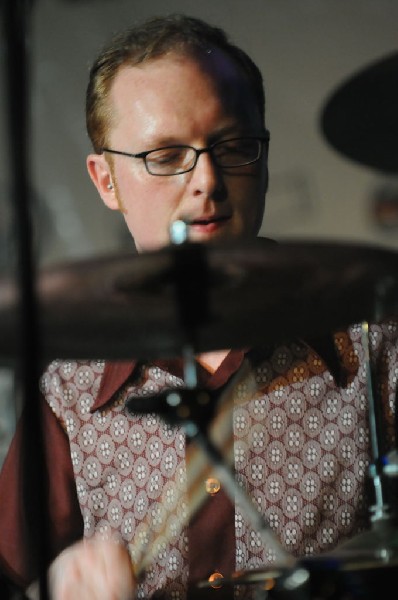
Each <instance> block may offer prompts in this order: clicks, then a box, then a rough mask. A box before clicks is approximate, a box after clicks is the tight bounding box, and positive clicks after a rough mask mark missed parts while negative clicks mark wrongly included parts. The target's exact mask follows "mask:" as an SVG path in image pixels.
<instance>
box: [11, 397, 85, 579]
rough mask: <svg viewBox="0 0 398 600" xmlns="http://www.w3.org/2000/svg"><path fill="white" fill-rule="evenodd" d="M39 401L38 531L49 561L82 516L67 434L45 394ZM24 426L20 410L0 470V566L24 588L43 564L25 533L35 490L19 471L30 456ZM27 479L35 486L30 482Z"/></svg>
mask: <svg viewBox="0 0 398 600" xmlns="http://www.w3.org/2000/svg"><path fill="white" fill-rule="evenodd" d="M38 406H39V411H40V416H41V423H42V428H41V429H42V431H43V434H42V439H43V451H44V452H43V455H44V464H43V465H40V467H42V468H43V469H46V471H44V473H46V478H45V480H46V481H48V482H49V484H48V485H46V486H45V489H44V490H43V492H44V493H43V495H42V498H43V500H44V501H43V504H44V506H43V513H42V517H41V518H42V520H40V523H41V524H42V525H44V527H45V529H46V532H41V533H42V534H46V535H45V539H46V543H45V550H46V552H45V555H46V558H45V559H43V560H44V561H45V564H46V565H47V564H49V563H50V562H51V561H52V560H53V559H54V558H55V557H56V556H57V555H58V554H59V553H60V552H61V551H62V550H63V549H64V548H66V547H67V546H69V545H70V544H72V543H73V542H75V541H77V540H78V539H80V538H81V537H82V535H83V519H82V515H81V511H80V506H79V502H78V498H77V492H76V484H75V479H74V474H73V467H72V462H71V457H70V448H69V442H68V439H67V436H66V434H65V432H64V431H63V429H62V427H61V425H60V424H59V422H58V420H57V418H56V416H55V415H54V413H53V412H52V411H51V409H50V407H49V406H48V404H47V403H46V402H45V400H44V398H42V397H41V398H40V400H39V403H38ZM24 419H25V422H24ZM25 431H26V416H25V413H24V412H23V413H22V416H21V418H20V421H19V423H18V426H17V430H16V433H15V436H14V438H13V440H12V443H11V445H10V448H9V451H8V454H7V457H6V459H5V462H4V464H3V468H2V471H1V474H0V567H1V569H3V571H4V573H5V575H6V576H7V577H8V578H10V579H11V580H12V581H13V582H15V583H16V584H17V585H18V586H20V587H23V588H24V587H26V586H27V585H28V584H29V583H31V582H32V581H33V580H34V579H36V578H37V576H38V573H37V572H36V571H37V566H36V565H37V564H43V561H41V562H40V561H38V560H37V556H36V557H35V556H32V554H34V550H33V552H32V539H31V536H30V537H29V538H28V535H27V529H26V522H27V517H29V516H31V515H29V514H28V513H29V510H31V506H30V503H29V501H27V500H26V498H29V492H31V493H33V494H34V493H35V490H34V489H32V490H28V494H27V493H26V488H25V491H23V490H24V486H23V485H22V476H24V477H25V476H26V469H23V466H24V465H26V461H29V457H28V456H23V448H24V444H23V435H25V433H24V432H25ZM32 460H33V459H32ZM24 471H25V475H24ZM30 479H31V478H30ZM30 485H31V487H34V482H33V484H32V483H31V484H30ZM24 498H25V500H24ZM33 548H34V541H33Z"/></svg>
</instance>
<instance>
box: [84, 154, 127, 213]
mask: <svg viewBox="0 0 398 600" xmlns="http://www.w3.org/2000/svg"><path fill="white" fill-rule="evenodd" d="M86 165H87V171H88V174H89V175H90V177H91V180H92V182H93V183H94V185H95V187H96V188H97V190H98V193H99V195H100V196H101V198H102V200H103V202H104V204H105V205H106V206H107V207H108V208H110V209H111V210H119V209H120V206H119V203H118V200H117V197H116V194H115V189H114V184H113V181H112V173H111V168H110V166H109V163H108V161H107V160H106V158H105V156H104V155H103V154H89V155H88V156H87V160H86Z"/></svg>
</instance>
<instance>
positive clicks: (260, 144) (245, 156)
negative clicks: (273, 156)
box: [102, 131, 269, 176]
mask: <svg viewBox="0 0 398 600" xmlns="http://www.w3.org/2000/svg"><path fill="white" fill-rule="evenodd" d="M268 142H269V132H268V131H267V132H266V133H265V134H264V135H262V136H257V137H237V138H232V139H229V140H222V141H221V142H216V143H214V144H211V145H210V146H207V147H206V148H194V147H193V146H186V145H177V144H176V145H173V146H164V147H163V148H154V149H153V150H148V151H146V152H139V153H138V154H132V153H131V152H122V151H121V150H112V149H111V148H102V152H110V153H111V154H121V155H122V156H129V157H130V158H141V159H142V160H143V161H144V163H145V167H146V170H147V171H148V173H150V174H151V175H158V176H168V175H181V174H182V173H188V171H192V169H194V168H195V166H196V163H197V162H198V158H199V156H200V155H201V154H204V153H205V152H209V154H210V155H211V157H212V159H213V161H214V163H215V164H216V165H217V166H218V167H220V168H222V169H234V168H236V167H244V166H246V165H251V164H253V163H255V162H257V161H258V160H259V159H260V158H261V155H262V153H263V148H264V145H267V147H268Z"/></svg>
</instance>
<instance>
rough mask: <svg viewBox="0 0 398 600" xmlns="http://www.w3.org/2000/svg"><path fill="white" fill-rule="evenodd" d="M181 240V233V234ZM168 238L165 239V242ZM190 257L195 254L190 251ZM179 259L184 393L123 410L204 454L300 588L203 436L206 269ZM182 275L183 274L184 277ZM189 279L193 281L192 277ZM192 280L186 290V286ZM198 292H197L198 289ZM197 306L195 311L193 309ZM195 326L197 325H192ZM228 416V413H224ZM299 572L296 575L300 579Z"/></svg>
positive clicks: (136, 401) (207, 407)
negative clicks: (200, 346)
mask: <svg viewBox="0 0 398 600" xmlns="http://www.w3.org/2000/svg"><path fill="white" fill-rule="evenodd" d="M178 233H179V236H178V240H179V241H178V243H187V241H186V238H185V240H184V239H181V235H180V234H181V227H180V225H179V224H178ZM184 233H185V235H186V233H187V229H185V230H184ZM173 240H174V237H173V234H172V235H171V241H172V242H173ZM194 252H195V250H194ZM180 256H181V255H176V269H175V273H176V277H175V285H176V299H177V303H178V304H177V306H178V309H179V311H178V312H179V314H180V315H181V319H182V326H183V328H184V331H185V332H186V344H185V349H183V353H182V354H183V359H184V373H185V374H186V375H187V380H186V381H185V386H186V387H184V388H175V389H171V390H166V391H165V392H163V393H160V394H157V395H155V396H149V397H148V396H145V397H144V398H135V397H134V398H130V399H128V400H127V401H126V408H127V410H128V411H129V412H130V413H131V414H137V413H138V414H148V413H155V414H157V415H158V416H159V417H160V418H162V419H163V420H164V421H165V422H166V423H168V424H169V425H171V426H172V427H175V426H180V427H182V428H183V430H184V431H185V433H186V435H187V437H188V438H190V439H191V440H192V441H193V442H194V443H195V444H196V446H197V447H198V448H200V450H201V451H202V452H203V453H204V455H205V456H206V458H207V460H208V462H209V464H210V465H212V466H213V467H214V469H215V472H216V473H217V476H218V477H219V479H220V481H221V483H222V484H223V487H224V489H225V491H226V493H227V494H228V495H229V497H230V499H231V500H232V502H233V503H235V502H237V503H238V505H240V507H241V509H242V511H243V513H244V514H245V515H246V517H247V519H248V520H249V522H250V524H251V526H252V527H253V529H254V531H256V532H257V533H258V535H259V536H260V538H261V540H262V542H263V544H264V545H265V546H266V547H269V548H272V549H273V550H274V552H275V558H276V568H278V565H283V568H284V571H285V572H286V573H288V579H287V580H288V581H289V582H290V585H291V586H292V587H293V586H294V582H295V581H297V582H300V585H301V579H300V577H298V576H297V577H296V579H295V577H294V574H295V563H296V559H294V558H293V557H292V556H291V555H290V554H289V553H287V552H286V551H285V550H284V548H283V547H282V546H281V544H280V543H279V541H278V539H277V537H276V536H275V534H274V532H273V531H272V529H271V527H270V525H269V523H268V521H267V520H266V519H265V518H264V517H263V515H261V513H260V512H259V510H258V509H257V508H256V506H255V505H254V503H253V501H252V499H251V498H250V496H249V495H248V494H247V493H246V492H245V491H244V490H243V488H242V487H241V486H240V485H239V484H238V482H237V481H236V479H235V476H234V473H233V470H232V469H231V468H230V467H229V464H228V460H226V458H225V457H224V455H223V453H222V451H220V449H219V448H218V447H217V446H216V444H214V442H213V441H212V439H211V438H210V436H209V435H208V427H209V424H210V422H211V421H212V418H213V414H214V408H215V402H214V400H213V401H212V398H211V397H210V395H209V393H208V392H207V391H206V390H202V389H201V388H200V386H199V381H198V377H197V366H196V362H195V353H196V345H195V332H196V330H197V326H198V323H200V321H201V320H202V319H203V316H206V313H207V308H206V307H207V303H208V299H207V289H208V288H207V286H206V285H204V284H205V283H206V280H207V278H208V265H207V263H206V262H205V261H202V260H201V254H199V260H195V261H194V264H195V267H196V268H195V269H194V271H192V261H190V262H188V263H187V262H185V261H181V259H180ZM186 269H188V271H186ZM192 273H194V277H192ZM192 279H193V280H194V285H192V282H191V280H192ZM198 286H199V287H198ZM198 302H199V304H200V306H201V308H200V310H195V306H197V305H198ZM197 321H198V322H197ZM229 410H230V411H231V407H229ZM303 571H304V569H302V568H301V569H300V573H301V572H303ZM209 583H210V586H211V587H213V588H214V587H215V586H218V585H219V586H220V587H222V586H223V585H224V580H223V579H220V581H219V582H217V581H212V582H209Z"/></svg>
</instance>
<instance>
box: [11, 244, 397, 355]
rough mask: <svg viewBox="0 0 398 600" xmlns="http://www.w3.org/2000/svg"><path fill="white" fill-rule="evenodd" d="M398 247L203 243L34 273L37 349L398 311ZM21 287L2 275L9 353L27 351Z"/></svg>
mask: <svg viewBox="0 0 398 600" xmlns="http://www.w3.org/2000/svg"><path fill="white" fill-rule="evenodd" d="M397 276H398V252H395V251H392V250H391V251H390V250H388V249H383V248H373V247H369V246H359V245H353V244H338V243H325V242H304V243H297V242H284V243H283V244H276V243H270V241H269V240H266V239H256V240H252V241H251V242H244V243H239V244H223V245H216V244H214V245H201V244H194V243H187V244H182V245H180V246H170V247H166V248H164V249H161V250H156V251H152V252H147V253H143V254H139V255H134V254H132V255H122V256H106V257H101V258H94V259H84V260H83V259H82V260H78V261H75V262H70V263H64V264H62V265H57V266H52V267H48V268H46V269H42V270H41V271H40V272H39V273H38V275H37V301H38V309H39V311H38V318H39V330H40V351H41V354H42V355H43V358H45V359H49V358H50V359H52V358H55V357H57V358H75V359H78V358H81V359H84V358H88V359H90V358H107V359H129V358H142V359H146V358H151V359H153V358H167V357H174V356H180V355H181V353H182V349H183V348H184V347H186V346H187V345H190V346H191V347H192V348H193V349H194V350H195V351H197V352H206V351H211V350H216V349H219V350H221V349H225V348H240V347H247V346H251V345H256V344H267V343H270V342H277V341H280V340H283V339H286V338H289V339H291V338H292V337H295V336H304V335H313V334H322V333H326V332H329V331H331V330H334V329H336V328H339V327H346V326H348V325H349V324H351V323H354V322H358V321H361V320H377V319H378V318H380V317H383V316H385V314H387V313H393V314H394V315H396V314H398V307H397V295H398V294H397V292H396V286H397ZM18 309H19V303H18V293H17V289H16V287H15V284H13V282H12V281H9V280H3V281H0V332H1V335H0V361H3V362H8V361H10V360H11V361H12V360H14V359H16V358H18V356H19V352H20V348H19V341H18V337H17V335H16V332H17V326H18V322H19V318H20V317H19V312H18Z"/></svg>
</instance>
